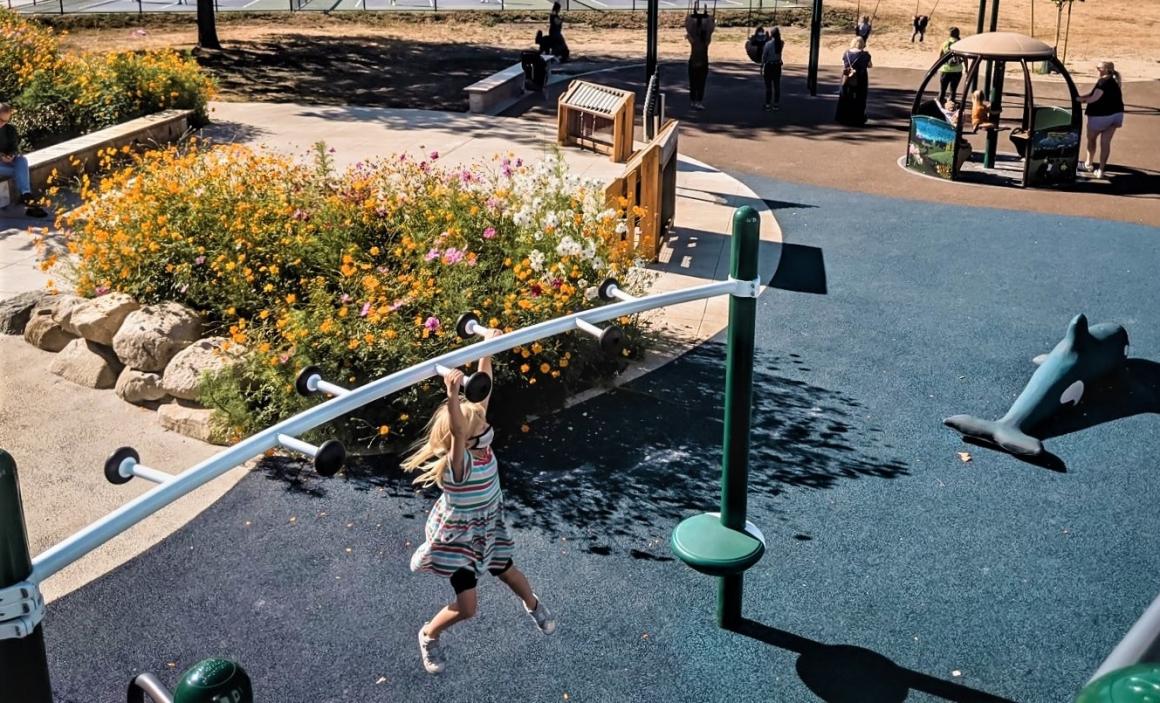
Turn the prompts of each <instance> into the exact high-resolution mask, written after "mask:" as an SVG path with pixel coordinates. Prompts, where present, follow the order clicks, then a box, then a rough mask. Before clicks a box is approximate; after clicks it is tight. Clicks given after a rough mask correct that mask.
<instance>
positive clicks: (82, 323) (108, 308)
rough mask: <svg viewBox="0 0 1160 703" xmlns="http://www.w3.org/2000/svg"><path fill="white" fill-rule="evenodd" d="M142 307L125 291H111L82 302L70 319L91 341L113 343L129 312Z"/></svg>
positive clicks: (105, 343) (81, 333)
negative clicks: (114, 336)
mask: <svg viewBox="0 0 1160 703" xmlns="http://www.w3.org/2000/svg"><path fill="white" fill-rule="evenodd" d="M139 307H141V306H140V305H138V304H137V303H136V301H134V300H133V299H132V298H130V297H129V296H127V295H125V294H124V293H109V294H108V295H102V296H101V297H99V298H93V299H92V300H87V301H85V302H84V303H81V304H80V305H79V306H77V308H76V309H75V310H73V313H72V316H71V318H70V320H69V322H70V324H71V325H72V326H73V327H75V328H76V330H77V333H78V334H80V336H82V337H84V338H85V339H87V340H89V341H90V342H96V343H97V344H104V345H105V346H112V345H113V335H115V334H117V330H119V329H120V328H121V323H123V322H124V321H125V318H126V317H128V315H129V313H131V312H133V311H134V310H136V309H137V308H139Z"/></svg>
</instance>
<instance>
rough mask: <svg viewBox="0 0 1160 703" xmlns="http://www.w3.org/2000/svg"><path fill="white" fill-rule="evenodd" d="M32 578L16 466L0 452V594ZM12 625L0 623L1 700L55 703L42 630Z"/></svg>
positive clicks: (9, 456)
mask: <svg viewBox="0 0 1160 703" xmlns="http://www.w3.org/2000/svg"><path fill="white" fill-rule="evenodd" d="M31 574H32V560H31V559H30V558H29V556H28V537H27V535H26V534H25V531H24V508H23V507H22V505H21V503H20V484H19V482H18V481H17V476H16V462H15V461H14V460H13V459H12V455H10V454H9V453H8V452H6V451H4V450H3V449H0V592H3V591H4V589H7V588H10V587H12V586H15V585H17V584H19V583H22V582H24V581H27V580H28V577H29V576H30V575H31ZM0 620H2V618H0ZM12 624H13V621H12V620H3V621H2V622H0V699H3V700H6V701H20V702H21V703H52V686H51V685H49V681H48V655H47V654H46V653H45V651H44V631H43V629H42V628H41V626H40V624H39V623H37V624H36V626H35V627H34V628H33V629H32V631H31V632H28V633H25V634H23V636H21V632H19V631H22V630H23V629H24V627H22V626H19V625H17V626H14V627H8V625H12Z"/></svg>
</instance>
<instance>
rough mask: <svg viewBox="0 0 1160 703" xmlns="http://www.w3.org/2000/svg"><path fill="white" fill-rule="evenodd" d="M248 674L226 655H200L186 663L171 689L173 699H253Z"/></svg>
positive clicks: (196, 702)
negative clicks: (199, 657)
mask: <svg viewBox="0 0 1160 703" xmlns="http://www.w3.org/2000/svg"><path fill="white" fill-rule="evenodd" d="M253 701H254V689H253V688H252V687H251V686H250V677H249V676H247V675H246V672H245V670H243V669H242V667H241V666H239V665H238V664H237V663H236V662H232V661H230V660H229V659H203V660H202V661H200V662H198V663H196V664H194V665H193V666H191V667H189V669H187V670H186V671H185V673H183V674H182V675H181V679H180V680H179V681H178V682H177V688H176V689H174V691H173V703H253Z"/></svg>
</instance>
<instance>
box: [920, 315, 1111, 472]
mask: <svg viewBox="0 0 1160 703" xmlns="http://www.w3.org/2000/svg"><path fill="white" fill-rule="evenodd" d="M1127 347H1128V333H1127V332H1126V331H1125V330H1124V328H1123V327H1121V326H1119V325H1116V324H1111V323H1103V324H1098V325H1094V326H1092V327H1090V328H1089V327H1088V322H1087V318H1086V317H1084V316H1083V315H1076V316H1075V319H1073V320H1072V321H1071V324H1069V325H1068V327H1067V335H1066V336H1065V337H1064V338H1063V340H1062V341H1060V343H1059V344H1056V345H1055V348H1054V349H1052V350H1051V353H1050V354H1045V355H1043V356H1039V357H1036V358H1035V360H1034V361H1035V363H1037V364H1039V368H1038V369H1036V371H1035V373H1034V374H1032V375H1031V380H1030V381H1028V382H1027V387H1026V388H1024V389H1023V392H1022V393H1020V394H1019V397H1018V398H1016V399H1015V404H1014V405H1012V406H1011V409H1010V410H1008V411H1007V414H1006V415H1004V416H1003V417H1001V418H999V419H998V420H983V419H980V418H977V417H973V416H971V415H955V416H954V417H948V418H947V419H945V420H943V424H944V425H946V426H947V427H950V428H953V429H955V430H958V431H959V432H960V433H962V435H963V436H964V437H965V438H969V439H973V440H979V441H981V442H984V443H987V444H990V445H993V446H996V447H998V448H1000V449H1003V450H1006V451H1008V452H1010V453H1012V454H1016V455H1018V456H1025V457H1038V456H1041V455H1043V454H1044V449H1043V442H1041V441H1039V440H1038V439H1036V438H1035V437H1032V436H1031V435H1029V434H1027V432H1028V431H1030V430H1032V429H1034V428H1035V426H1036V425H1039V424H1040V423H1042V422H1043V421H1044V420H1046V419H1047V418H1048V417H1050V416H1051V415H1052V414H1053V413H1055V411H1056V410H1058V409H1059V407H1060V406H1062V405H1063V404H1065V403H1071V404H1072V405H1076V404H1078V403H1079V401H1080V398H1082V397H1083V391H1084V384H1085V383H1088V382H1090V381H1092V380H1094V379H1097V378H1099V377H1101V376H1104V375H1106V374H1108V373H1110V372H1111V371H1113V370H1115V368H1116V367H1117V366H1119V365H1120V364H1121V363H1123V361H1124V359H1126V358H1127Z"/></svg>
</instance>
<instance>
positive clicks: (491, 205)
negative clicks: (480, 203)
mask: <svg viewBox="0 0 1160 703" xmlns="http://www.w3.org/2000/svg"><path fill="white" fill-rule="evenodd" d="M501 205H503V201H502V200H500V199H499V198H497V197H495V196H494V195H493V196H491V197H490V198H488V199H487V209H488V210H499V208H500V206H501Z"/></svg>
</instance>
